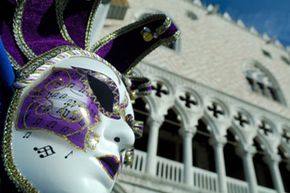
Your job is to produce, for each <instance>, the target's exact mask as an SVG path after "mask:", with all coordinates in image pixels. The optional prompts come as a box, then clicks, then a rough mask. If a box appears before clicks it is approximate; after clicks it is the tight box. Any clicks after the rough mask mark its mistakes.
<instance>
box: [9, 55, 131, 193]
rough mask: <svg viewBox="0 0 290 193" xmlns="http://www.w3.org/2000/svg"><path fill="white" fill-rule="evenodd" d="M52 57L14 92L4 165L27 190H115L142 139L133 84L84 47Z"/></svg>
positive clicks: (100, 192)
mask: <svg viewBox="0 0 290 193" xmlns="http://www.w3.org/2000/svg"><path fill="white" fill-rule="evenodd" d="M46 64H47V66H48V67H47V66H46V67H45V65H44V66H42V67H40V68H38V70H37V71H44V72H42V73H40V74H39V75H37V73H36V74H34V75H30V77H29V78H28V79H27V80H30V79H31V80H32V79H35V80H33V81H32V82H31V83H28V84H27V83H26V86H25V88H23V90H22V91H21V92H17V93H18V94H16V97H15V98H14V101H13V104H12V106H15V107H16V108H17V111H16V112H15V113H14V115H9V116H10V117H11V118H12V120H13V122H14V123H13V124H12V125H11V127H10V128H9V126H8V128H7V126H6V128H5V129H6V130H7V132H6V133H5V135H4V138H5V140H4V141H5V142H4V143H5V145H6V146H7V147H9V150H7V151H5V152H4V154H5V155H8V157H10V156H9V155H10V154H11V157H12V159H10V158H8V159H6V160H4V161H5V167H6V168H8V170H10V171H11V173H12V172H16V175H15V177H12V180H13V182H14V183H16V184H17V185H18V186H20V188H21V189H22V190H25V191H27V192H34V191H39V192H42V193H50V192H51V193H55V192H64V193H79V192H86V193H109V192H111V190H112V187H113V185H114V182H115V180H116V176H117V174H118V172H119V171H120V169H121V167H122V164H123V162H124V155H125V152H126V151H127V150H128V149H130V148H132V146H133V144H134V140H135V136H134V132H133V130H132V128H131V127H132V125H130V123H131V122H130V120H132V119H134V115H133V108H132V105H131V103H130V99H129V94H128V92H127V89H126V87H125V85H124V83H123V82H122V79H121V77H120V75H119V73H118V72H117V71H115V70H114V68H113V67H111V66H110V65H109V64H107V63H106V62H105V61H103V60H101V59H99V58H97V57H96V56H94V55H92V54H91V55H90V54H88V53H87V54H84V51H82V52H78V51H75V52H69V53H66V54H62V55H61V56H58V57H56V58H53V59H50V60H49V61H48V62H47V63H46ZM37 71H36V72H37ZM15 115H16V116H15ZM9 135H11V139H9V137H8V136H9ZM9 140H10V143H9ZM9 144H10V145H9ZM16 169H17V171H16ZM20 174H21V175H20Z"/></svg>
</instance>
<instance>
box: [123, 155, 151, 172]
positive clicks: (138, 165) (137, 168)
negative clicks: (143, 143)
mask: <svg viewBox="0 0 290 193" xmlns="http://www.w3.org/2000/svg"><path fill="white" fill-rule="evenodd" d="M146 156H147V154H146V153H145V152H142V151H138V150H135V156H134V161H133V164H132V165H131V166H127V167H126V169H127V170H130V171H134V172H138V173H140V172H141V173H144V172H145V164H146Z"/></svg>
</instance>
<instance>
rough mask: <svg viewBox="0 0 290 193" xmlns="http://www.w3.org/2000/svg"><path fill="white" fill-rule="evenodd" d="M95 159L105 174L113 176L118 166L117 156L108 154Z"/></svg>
mask: <svg viewBox="0 0 290 193" xmlns="http://www.w3.org/2000/svg"><path fill="white" fill-rule="evenodd" d="M97 159H98V160H99V161H100V163H101V164H102V166H103V168H104V169H105V170H106V172H107V174H108V175H109V176H110V177H111V178H114V177H115V175H116V174H117V172H118V170H119V166H120V161H119V160H118V159H117V157H116V156H111V155H109V156H104V157H100V158H97Z"/></svg>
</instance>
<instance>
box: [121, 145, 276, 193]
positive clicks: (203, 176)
mask: <svg viewBox="0 0 290 193" xmlns="http://www.w3.org/2000/svg"><path fill="white" fill-rule="evenodd" d="M146 157H147V154H146V153H145V152H142V151H139V150H135V158H134V161H133V164H132V166H127V167H125V168H124V169H125V170H126V171H130V172H134V173H136V174H138V175H145V166H146ZM156 164H157V167H156V173H155V175H156V176H155V177H157V178H159V179H162V180H163V181H167V182H170V183H171V184H172V183H173V184H176V183H178V184H183V182H184V179H183V176H184V169H183V163H180V162H176V161H173V160H169V159H166V158H162V157H157V163H156ZM192 172H193V188H194V189H195V190H199V192H206V193H218V192H219V188H218V175H217V174H216V173H213V172H210V171H207V170H204V169H200V168H197V167H192ZM226 182H227V189H228V193H250V191H249V188H248V183H247V182H245V181H242V180H237V179H234V178H230V177H227V179H226ZM258 193H277V191H276V190H273V189H270V188H266V187H262V186H259V187H258Z"/></svg>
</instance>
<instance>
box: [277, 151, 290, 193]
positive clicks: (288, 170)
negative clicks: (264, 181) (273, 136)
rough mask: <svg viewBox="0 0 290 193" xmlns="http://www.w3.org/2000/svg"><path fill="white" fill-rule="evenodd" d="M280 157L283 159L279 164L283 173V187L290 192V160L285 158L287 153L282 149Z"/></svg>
mask: <svg viewBox="0 0 290 193" xmlns="http://www.w3.org/2000/svg"><path fill="white" fill-rule="evenodd" d="M278 150H279V151H278V152H279V155H280V157H281V162H280V163H279V169H280V173H281V177H282V180H283V185H284V189H285V192H290V184H289V181H290V164H289V162H290V160H289V158H288V159H287V157H286V156H285V154H286V152H284V151H283V149H282V148H281V147H279V148H278Z"/></svg>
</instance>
